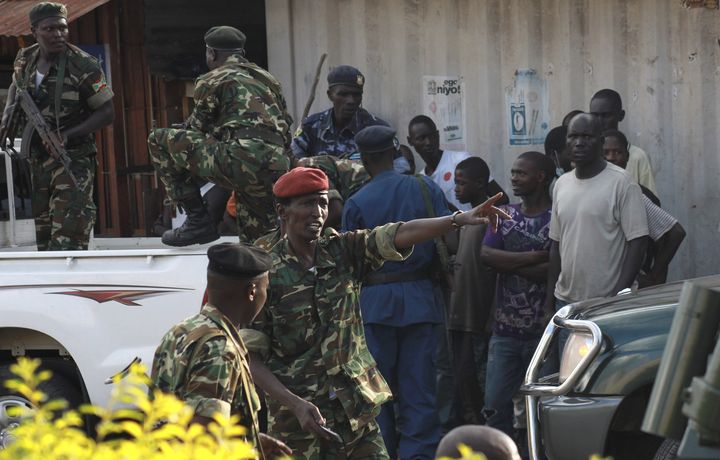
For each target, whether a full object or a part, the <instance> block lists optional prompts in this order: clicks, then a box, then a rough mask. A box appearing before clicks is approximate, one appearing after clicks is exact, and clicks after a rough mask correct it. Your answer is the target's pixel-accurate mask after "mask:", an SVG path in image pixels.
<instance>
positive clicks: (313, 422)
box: [250, 352, 330, 440]
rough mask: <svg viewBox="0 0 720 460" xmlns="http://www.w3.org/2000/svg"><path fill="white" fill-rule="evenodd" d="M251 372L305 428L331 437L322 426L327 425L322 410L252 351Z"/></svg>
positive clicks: (324, 436) (263, 387)
mask: <svg viewBox="0 0 720 460" xmlns="http://www.w3.org/2000/svg"><path fill="white" fill-rule="evenodd" d="M250 373H251V374H252V377H253V380H254V381H255V383H256V384H257V386H259V387H260V388H262V390H263V391H264V392H265V393H267V395H268V396H270V397H271V398H272V399H274V400H275V401H278V402H279V403H280V404H282V405H283V406H285V407H287V408H289V409H290V410H291V411H292V412H293V414H295V417H297V419H298V421H299V422H300V426H301V427H302V429H303V430H305V431H307V432H309V433H312V434H314V435H315V436H317V437H319V438H322V439H328V440H329V439H330V436H329V435H328V434H327V433H325V432H324V431H323V430H322V429H321V428H320V427H321V426H324V425H325V418H323V416H322V414H320V410H319V409H318V408H317V406H315V405H314V404H313V403H311V402H309V401H305V400H304V399H302V398H301V397H299V396H297V395H296V394H294V393H293V392H291V391H290V390H288V388H287V387H286V386H285V385H283V384H282V383H281V382H280V380H278V379H277V377H275V375H273V373H272V372H270V369H268V368H267V366H266V365H265V364H264V363H263V361H262V358H261V357H260V356H259V355H257V354H255V353H252V352H251V353H250Z"/></svg>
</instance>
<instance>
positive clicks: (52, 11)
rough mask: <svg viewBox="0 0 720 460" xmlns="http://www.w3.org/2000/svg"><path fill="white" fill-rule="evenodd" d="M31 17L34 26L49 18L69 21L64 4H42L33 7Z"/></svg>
mask: <svg viewBox="0 0 720 460" xmlns="http://www.w3.org/2000/svg"><path fill="white" fill-rule="evenodd" d="M29 16H30V24H32V25H35V24H37V23H38V22H40V21H42V20H43V19H47V18H65V19H67V8H66V7H65V5H63V4H62V3H52V2H41V3H38V4H37V5H35V6H33V7H32V9H31V10H30V13H29Z"/></svg>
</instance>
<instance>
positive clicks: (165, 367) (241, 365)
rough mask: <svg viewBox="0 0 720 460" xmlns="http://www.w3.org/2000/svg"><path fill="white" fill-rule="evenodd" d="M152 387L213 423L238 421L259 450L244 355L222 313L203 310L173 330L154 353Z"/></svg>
mask: <svg viewBox="0 0 720 460" xmlns="http://www.w3.org/2000/svg"><path fill="white" fill-rule="evenodd" d="M151 378H152V382H153V384H154V385H155V387H156V388H158V389H159V390H162V391H164V392H166V393H173V394H174V395H175V396H177V397H178V398H180V399H182V400H183V401H185V403H186V404H188V405H189V406H190V407H192V408H193V409H194V410H195V414H196V415H201V416H203V417H209V418H210V417H212V416H213V414H214V413H216V412H220V413H222V414H223V415H225V416H230V415H231V414H232V415H238V416H240V423H241V424H242V425H243V426H245V427H246V428H247V429H248V432H249V436H248V440H249V441H251V442H252V443H253V444H254V445H255V446H259V444H258V437H257V436H258V432H259V430H258V419H257V411H258V410H260V399H259V398H258V395H257V393H256V392H255V387H254V385H253V382H252V379H251V376H250V368H249V365H248V359H247V349H246V348H245V344H244V343H243V341H242V339H241V338H240V336H239V335H238V332H237V329H236V328H235V326H233V325H232V324H231V323H230V321H229V320H228V319H227V318H226V317H225V316H224V315H223V314H222V313H220V311H219V310H218V309H217V308H215V307H213V306H212V305H210V304H205V305H204V306H203V307H202V310H201V311H200V313H198V314H197V315H195V316H191V317H190V318H187V319H186V320H184V321H182V322H181V323H179V324H176V325H175V326H173V328H172V329H170V331H168V333H167V334H165V336H164V337H163V339H162V341H161V342H160V345H159V346H158V348H157V350H156V351H155V358H154V359H153V366H152V375H151Z"/></svg>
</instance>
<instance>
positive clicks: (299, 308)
mask: <svg viewBox="0 0 720 460" xmlns="http://www.w3.org/2000/svg"><path fill="white" fill-rule="evenodd" d="M399 225H400V224H397V223H395V224H387V225H384V226H382V227H378V228H375V229H373V230H360V231H357V232H348V233H343V234H339V233H337V232H335V231H334V230H326V231H325V233H324V236H323V237H322V238H320V240H319V241H318V246H317V250H316V256H315V267H314V270H307V269H306V268H305V267H303V266H302V265H301V264H300V262H299V261H298V259H297V258H296V257H295V256H293V255H291V254H290V252H289V243H288V240H287V239H286V238H284V239H282V240H280V242H279V243H278V244H276V245H275V246H274V247H273V248H272V250H271V255H272V256H273V268H272V269H271V270H270V286H269V288H268V300H267V302H266V303H265V309H264V310H263V311H262V312H261V313H260V315H259V316H258V318H257V319H256V320H255V322H254V323H253V324H252V325H251V329H243V330H241V335H242V336H243V339H245V343H246V344H247V346H248V350H250V351H251V352H255V353H258V354H259V355H260V356H262V357H263V359H265V360H266V364H267V366H268V368H269V369H270V371H271V372H272V373H273V374H274V375H275V376H276V377H277V378H278V379H279V380H280V382H281V383H282V384H283V385H285V386H286V387H287V388H288V389H289V390H290V391H291V392H293V393H294V394H296V395H297V396H299V397H301V398H303V399H305V400H307V401H310V402H312V403H313V404H315V405H316V406H317V407H318V408H319V409H320V413H321V414H322V415H323V416H324V417H325V418H326V421H327V426H328V428H330V429H331V430H333V431H335V432H337V433H338V434H339V435H340V436H341V437H342V439H343V441H344V443H343V444H344V445H342V446H341V445H338V443H336V442H334V441H331V442H323V441H320V440H318V439H316V438H315V437H313V435H312V434H310V433H307V432H305V431H303V430H302V428H301V427H300V424H299V422H298V420H297V418H296V417H295V415H294V414H293V413H292V411H291V410H290V409H288V408H287V407H284V406H282V405H280V404H279V403H278V402H276V401H273V400H268V413H269V414H268V415H269V417H268V424H269V432H270V433H271V434H272V435H273V436H275V437H277V438H278V439H282V440H283V441H285V442H286V443H287V444H288V446H290V448H292V449H293V454H294V455H296V456H299V457H301V458H307V459H319V458H338V457H341V453H340V452H341V451H343V452H344V455H347V457H348V458H387V451H386V450H385V445H384V443H383V441H382V436H381V435H380V432H379V429H378V426H377V423H376V422H375V417H376V416H377V415H378V413H379V412H380V406H381V405H382V404H383V403H385V402H386V401H388V400H390V398H391V394H390V389H389V388H388V386H387V383H385V380H384V379H383V377H382V376H381V375H380V373H379V372H378V370H377V367H376V364H375V360H374V359H373V358H372V356H371V355H370V352H369V351H368V348H367V344H366V342H365V335H364V332H363V324H362V318H361V316H360V305H359V299H358V295H359V290H360V282H361V280H362V279H363V278H364V277H365V275H366V274H367V273H369V272H370V271H371V270H373V269H377V268H379V267H380V266H382V264H383V263H384V262H385V260H403V259H404V258H405V257H407V256H408V255H409V254H410V252H411V251H409V250H405V251H403V252H402V253H400V252H398V249H397V248H395V245H394V243H393V240H394V238H395V233H396V232H397V229H398V227H399Z"/></svg>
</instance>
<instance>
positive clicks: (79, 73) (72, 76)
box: [2, 2, 115, 251]
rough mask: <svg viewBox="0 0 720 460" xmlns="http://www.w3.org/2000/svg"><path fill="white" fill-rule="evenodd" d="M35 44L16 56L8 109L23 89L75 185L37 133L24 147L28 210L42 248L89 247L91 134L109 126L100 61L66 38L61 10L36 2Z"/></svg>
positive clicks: (92, 220) (108, 100)
mask: <svg viewBox="0 0 720 460" xmlns="http://www.w3.org/2000/svg"><path fill="white" fill-rule="evenodd" d="M30 23H31V25H32V27H31V29H30V30H31V31H32V34H33V36H34V37H35V39H36V41H37V43H36V44H34V45H32V46H30V47H27V48H23V49H21V50H20V51H19V52H18V54H17V57H16V58H15V63H14V66H13V68H14V71H13V83H12V85H11V86H10V89H9V91H8V102H7V104H8V105H7V106H6V111H5V113H4V114H3V121H2V124H3V125H4V124H5V123H6V122H7V114H8V110H7V108H8V107H9V106H10V105H11V104H13V103H14V102H15V91H16V89H23V90H27V91H28V93H30V95H31V96H32V98H33V101H34V102H35V104H36V105H37V107H38V109H39V110H40V112H41V113H42V115H43V118H45V121H46V122H47V123H48V125H49V126H50V127H51V128H52V129H54V130H55V131H56V132H57V133H58V134H59V137H60V138H61V140H62V142H63V144H64V146H65V148H66V149H67V152H68V156H69V157H70V159H71V169H72V173H73V174H74V175H75V177H76V178H77V180H78V186H77V187H76V186H75V185H74V184H73V182H72V180H71V179H70V176H69V175H68V173H67V171H65V167H64V166H63V165H62V164H61V163H60V162H58V161H56V160H55V159H53V158H52V157H51V156H50V154H49V153H48V152H47V150H46V149H45V147H44V146H43V145H42V141H41V140H40V137H39V136H38V135H37V134H35V135H34V136H33V137H32V139H31V144H30V150H29V151H30V159H29V161H30V170H31V172H32V185H33V193H32V207H33V216H34V217H35V236H36V241H37V247H38V250H40V251H46V250H50V251H57V250H75V249H87V245H88V240H89V238H90V231H91V229H92V227H93V224H94V223H95V215H96V207H95V203H94V202H93V186H94V181H95V167H96V160H95V154H96V151H97V150H96V147H95V137H94V136H93V134H92V133H93V132H94V131H97V130H98V129H100V128H102V127H103V126H107V125H109V124H110V123H112V121H113V118H114V114H115V111H114V108H113V103H112V97H113V92H112V90H111V89H110V87H109V86H108V85H107V82H106V80H105V75H104V74H103V72H102V69H101V68H100V65H99V63H98V61H97V60H96V59H95V58H94V57H92V56H90V55H89V54H87V53H85V52H84V51H82V50H80V49H79V48H77V47H75V46H73V45H71V44H69V43H67V38H68V25H67V9H66V8H65V6H64V5H61V4H58V3H47V2H44V3H38V4H37V5H35V6H34V7H33V8H32V10H30Z"/></svg>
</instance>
